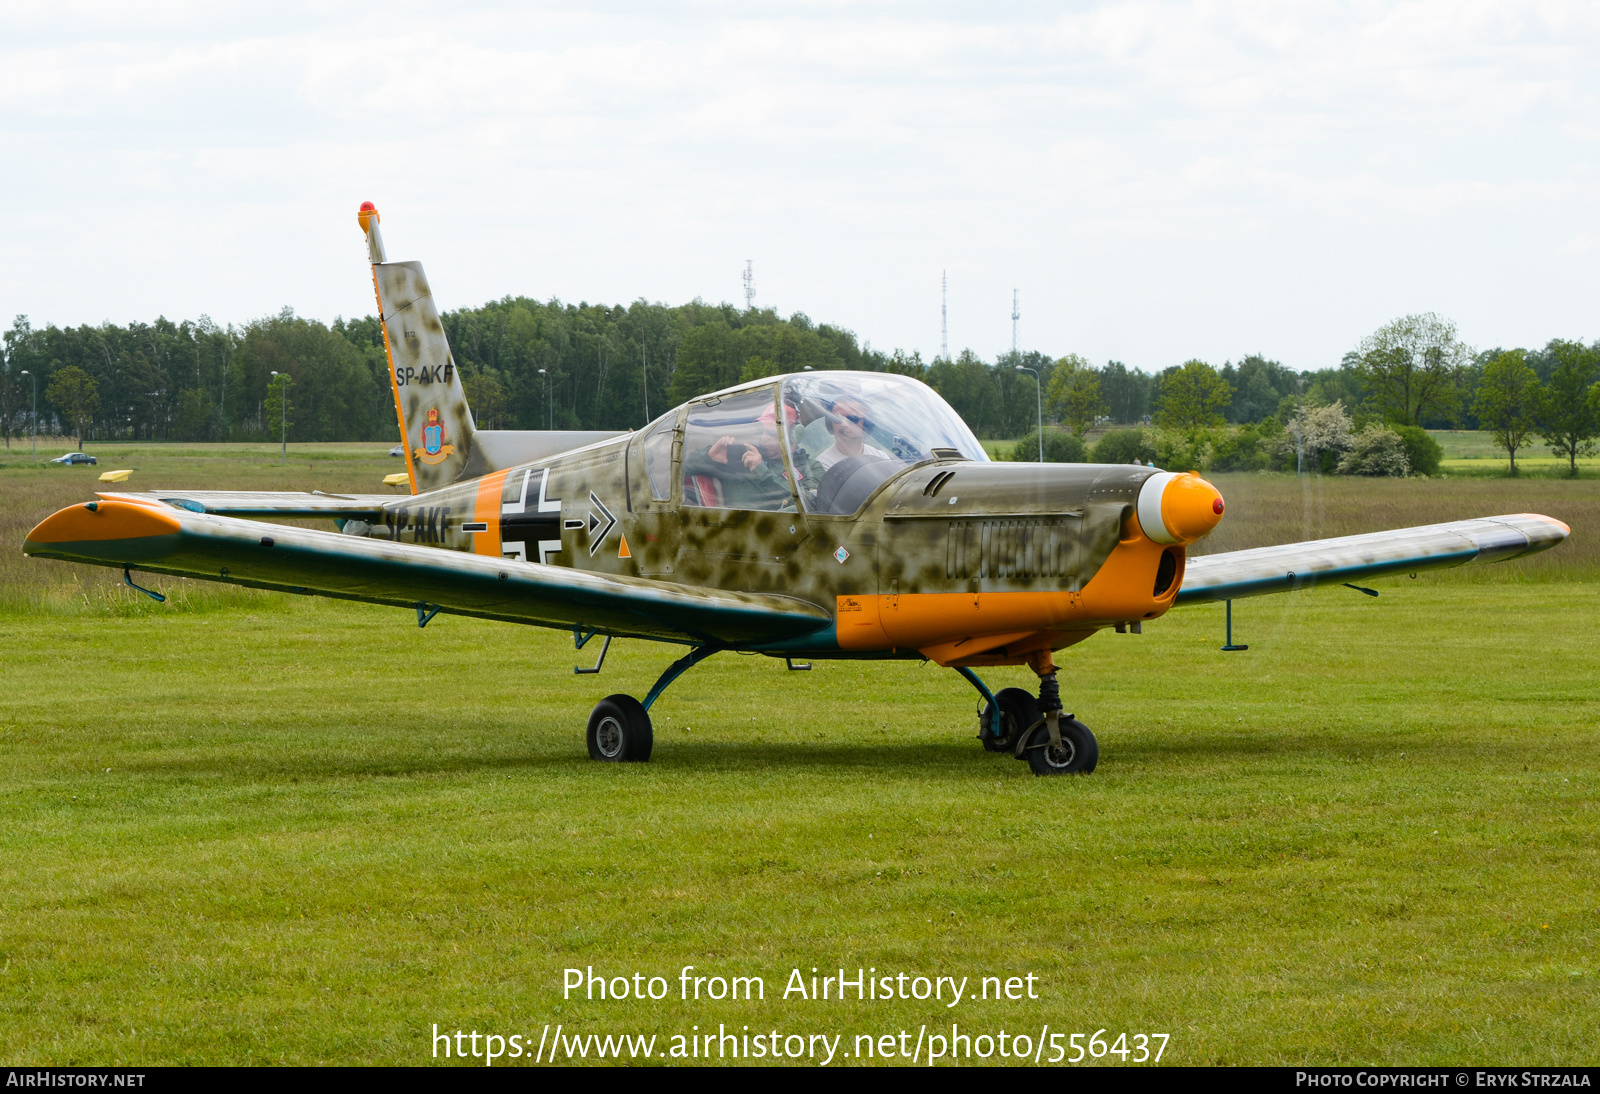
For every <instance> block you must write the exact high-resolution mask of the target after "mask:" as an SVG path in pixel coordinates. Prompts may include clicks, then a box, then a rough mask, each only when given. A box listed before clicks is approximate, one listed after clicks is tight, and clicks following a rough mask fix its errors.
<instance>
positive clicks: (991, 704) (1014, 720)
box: [956, 668, 1039, 752]
mask: <svg viewBox="0 0 1600 1094" xmlns="http://www.w3.org/2000/svg"><path fill="white" fill-rule="evenodd" d="M956 671H957V672H959V673H960V674H961V675H962V676H964V677H966V678H967V682H968V683H969V684H971V685H972V686H973V687H975V688H977V689H978V694H980V695H982V696H983V698H984V700H985V702H984V704H983V709H982V710H981V711H980V712H979V714H978V740H980V741H982V742H983V749H984V751H985V752H1012V751H1014V750H1015V748H1016V744H1017V735H1018V734H1020V733H1021V732H1022V731H1023V730H1025V729H1027V728H1028V727H1029V726H1031V725H1033V723H1034V722H1037V721H1038V720H1039V711H1038V707H1037V704H1036V703H1035V702H1034V700H1033V696H1031V695H1029V694H1028V693H1027V692H1025V691H1023V690H1022V689H1021V688H1001V689H1000V692H999V693H998V694H995V693H992V692H990V691H989V688H988V686H987V685H986V684H984V682H983V681H982V680H981V679H979V677H978V674H977V673H975V672H973V671H972V670H971V669H966V668H958V669H956Z"/></svg>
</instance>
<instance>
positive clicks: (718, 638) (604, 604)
mask: <svg viewBox="0 0 1600 1094" xmlns="http://www.w3.org/2000/svg"><path fill="white" fill-rule="evenodd" d="M324 515H327V514H324ZM22 550H23V553H25V554H29V555H36V556H38V557H40V558H59V559H65V560H66V561H69V562H87V563H90V564H92V565H98V566H112V567H119V568H127V567H132V568H134V569H138V570H142V571H147V572H150V573H158V574H177V575H179V576H183V577H193V578H200V579H202V580H205V581H223V582H228V583H230V584H234V585H247V586H250V587H252V588H257V589H275V590H278V591H280V592H291V593H311V594H316V595H319V596H331V597H337V598H340V599H344V600H362V601H367V602H369V603H373V604H391V605H395V606H397V607H415V606H417V605H419V604H422V605H427V606H434V607H438V608H440V609H441V610H442V611H444V612H447V613H451V614H455V615H472V616H479V617H482V618H485V619H500V620H505V621H507V622H512V623H531V624H534V625H536V626H544V627H560V628H569V627H583V628H584V629H586V630H597V631H601V632H604V633H606V634H612V635H616V636H618V637H634V638H655V639H662V640H665V641H669V642H689V643H695V644H704V643H710V644H714V645H723V646H732V645H751V644H759V643H763V642H772V641H779V640H782V639H785V638H793V637H798V636H800V635H806V634H810V633H812V632H813V631H817V630H819V629H822V628H825V627H831V626H832V625H833V616H832V614H831V613H830V612H828V611H827V610H826V609H824V608H821V607H819V606H817V605H815V604H812V603H809V602H807V601H803V600H798V599H796V598H793V597H787V596H779V595H775V594H768V593H736V592H726V591H723V590H721V589H707V588H700V587H694V586H684V585H674V584H669V583H666V582H662V581H653V580H650V579H648V578H640V577H619V576H613V575H610V574H596V573H589V572H586V571H583V570H574V569H570V568H567V567H564V566H548V565H542V564H539V563H532V562H518V561H515V560H513V559H507V558H492V557H488V556H485V555H474V554H467V553H465V552H461V551H445V550H441V549H439V548H437V547H418V546H414V545H412V544H406V543H395V542H390V541H388V540H379V539H368V538H367V537H365V536H345V535H340V534H338V533H337V532H324V531H318V530H314V529H309V528H292V527H288V526H286V525H280V524H261V523H258V522H256V521H249V520H240V519H237V518H235V517H222V516H213V515H211V514H209V513H195V512H192V511H190V510H188V509H180V508H173V507H171V506H168V505H163V504H161V503H159V502H154V503H152V502H150V501H134V500H123V499H118V498H113V499H110V500H105V501H99V502H89V503H87V504H81V505H72V506H68V507H67V508H66V509H62V510H60V511H59V512H57V513H54V514H52V515H51V516H48V517H46V518H45V519H44V520H42V521H40V522H39V524H38V525H37V526H36V527H35V528H34V529H33V530H32V531H31V532H29V533H28V538H27V541H26V542H25V543H24V544H23V547H22Z"/></svg>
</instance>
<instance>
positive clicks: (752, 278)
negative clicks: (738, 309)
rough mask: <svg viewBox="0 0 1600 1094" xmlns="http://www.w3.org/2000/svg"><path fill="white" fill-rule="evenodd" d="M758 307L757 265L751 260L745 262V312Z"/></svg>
mask: <svg viewBox="0 0 1600 1094" xmlns="http://www.w3.org/2000/svg"><path fill="white" fill-rule="evenodd" d="M755 306H756V265H755V263H754V262H752V261H751V260H750V259H748V258H747V259H745V260H744V310H745V311H749V310H750V309H751V308H753V307H755Z"/></svg>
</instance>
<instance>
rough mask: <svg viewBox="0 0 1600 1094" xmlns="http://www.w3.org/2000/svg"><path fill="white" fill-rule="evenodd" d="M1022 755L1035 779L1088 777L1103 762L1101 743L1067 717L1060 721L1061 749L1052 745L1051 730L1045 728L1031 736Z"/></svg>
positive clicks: (1075, 720)
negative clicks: (1064, 776) (1065, 776)
mask: <svg viewBox="0 0 1600 1094" xmlns="http://www.w3.org/2000/svg"><path fill="white" fill-rule="evenodd" d="M1022 751H1023V753H1024V754H1025V755H1026V756H1027V757H1028V766H1029V767H1031V768H1033V773H1034V774H1035V775H1080V774H1081V775H1087V774H1088V773H1089V772H1091V771H1093V770H1094V765H1095V764H1097V763H1099V762H1100V742H1098V741H1096V740H1095V739H1094V734H1093V733H1090V732H1089V727H1088V726H1086V725H1084V724H1083V723H1082V722H1080V721H1078V719H1076V718H1071V717H1065V716H1064V717H1062V719H1061V747H1060V748H1056V747H1055V746H1053V745H1052V744H1051V743H1050V727H1049V726H1047V725H1045V726H1040V727H1039V728H1038V729H1036V730H1034V731H1033V732H1032V733H1030V734H1028V742H1027V744H1025V745H1023V746H1022Z"/></svg>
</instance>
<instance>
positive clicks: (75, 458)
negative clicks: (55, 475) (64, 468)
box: [50, 452, 100, 465]
mask: <svg viewBox="0 0 1600 1094" xmlns="http://www.w3.org/2000/svg"><path fill="white" fill-rule="evenodd" d="M50 462H51V463H64V464H68V465H71V464H75V463H99V462H100V461H99V460H97V459H95V458H94V457H93V456H91V455H89V453H87V452H68V453H67V454H66V455H65V456H57V457H56V458H55V459H53V460H51V461H50Z"/></svg>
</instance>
